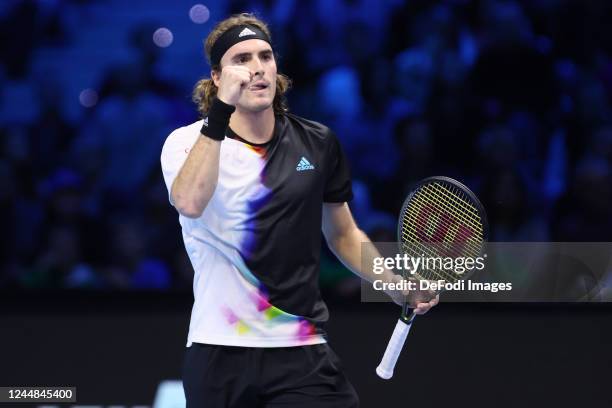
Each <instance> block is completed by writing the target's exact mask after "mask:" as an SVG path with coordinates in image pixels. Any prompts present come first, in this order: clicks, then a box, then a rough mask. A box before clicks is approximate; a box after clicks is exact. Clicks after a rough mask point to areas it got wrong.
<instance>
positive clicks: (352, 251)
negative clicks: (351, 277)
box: [323, 203, 438, 314]
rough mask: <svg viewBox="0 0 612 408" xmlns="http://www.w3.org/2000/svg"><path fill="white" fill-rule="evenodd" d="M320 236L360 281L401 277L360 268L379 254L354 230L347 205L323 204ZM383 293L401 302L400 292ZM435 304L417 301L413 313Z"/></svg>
mask: <svg viewBox="0 0 612 408" xmlns="http://www.w3.org/2000/svg"><path fill="white" fill-rule="evenodd" d="M323 235H325V239H326V241H327V245H328V246H329V248H330V249H331V250H332V252H333V253H334V254H335V255H336V256H337V257H338V259H340V261H341V262H342V263H343V264H344V265H345V266H346V267H347V268H349V269H350V270H351V271H352V272H353V273H355V274H357V275H358V276H359V277H361V278H362V279H365V280H367V281H368V282H373V281H374V280H376V279H381V280H383V281H385V282H397V281H399V280H401V277H400V276H398V275H395V274H394V273H393V272H392V271H391V270H385V271H384V272H383V273H382V274H380V275H378V274H375V273H374V272H373V271H372V268H364V267H363V266H364V265H373V264H374V258H376V257H380V256H381V255H380V253H379V252H378V250H377V249H376V247H375V246H374V244H372V242H371V241H370V239H369V238H368V236H367V235H366V234H365V233H364V232H363V231H361V230H360V229H359V227H357V224H356V223H355V220H354V219H353V216H352V214H351V210H350V209H349V206H348V204H347V203H324V204H323ZM362 260H363V264H362ZM387 294H388V295H389V296H391V298H393V300H394V301H395V302H396V303H398V304H401V303H402V301H403V295H404V294H402V293H401V292H393V293H387ZM437 303H438V297H437V296H436V297H435V298H433V299H431V300H430V301H429V302H419V303H417V304H416V305H414V306H415V312H416V313H417V314H423V313H426V312H427V311H428V310H429V309H430V308H431V307H432V306H435V305H436V304H437Z"/></svg>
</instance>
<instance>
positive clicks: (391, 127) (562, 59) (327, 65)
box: [0, 0, 612, 296]
mask: <svg viewBox="0 0 612 408" xmlns="http://www.w3.org/2000/svg"><path fill="white" fill-rule="evenodd" d="M244 11H248V12H256V13H258V15H259V16H260V17H262V18H263V19H264V20H266V21H267V22H269V24H270V26H271V29H272V35H273V42H274V49H275V51H276V53H277V57H278V60H279V67H280V70H281V71H282V72H284V73H285V74H287V75H288V76H289V77H291V78H292V79H293V81H294V86H293V89H292V91H291V92H290V93H289V103H290V107H291V110H292V111H293V112H294V113H296V114H298V115H300V116H304V117H307V118H310V119H314V120H318V121H321V122H323V123H325V124H327V125H328V126H330V127H331V128H332V129H333V130H335V132H336V133H337V134H338V136H339V138H340V140H341V142H342V144H343V146H344V149H345V151H346V152H347V154H348V157H349V159H350V164H351V168H352V173H353V177H354V191H355V200H354V201H353V202H352V203H351V206H352V209H353V212H354V215H355V217H356V218H357V220H358V222H359V224H360V226H361V227H362V228H363V229H364V230H365V231H366V232H367V233H368V234H369V235H370V237H371V238H372V240H378V241H392V240H394V237H395V233H394V229H395V217H396V216H397V213H398V211H399V208H400V206H401V202H402V200H403V198H404V196H405V194H406V192H407V191H408V190H409V188H410V185H411V183H413V182H415V181H417V180H419V179H421V178H423V177H425V176H430V175H447V176H451V177H454V178H457V179H459V180H462V181H463V182H465V183H466V184H467V185H468V186H470V187H471V188H472V189H473V190H474V191H475V192H476V194H477V195H478V196H479V197H480V198H481V200H482V201H483V204H484V205H485V208H486V209H487V212H488V214H489V218H490V222H491V232H492V240H495V241H549V240H550V241H610V240H611V239H610V238H612V233H611V232H610V231H612V176H611V166H612V121H611V119H612V115H611V102H612V58H611V57H612V25H611V24H610V21H612V3H611V2H609V1H604V0H601V1H588V2H583V1H578V0H576V1H572V0H533V1H515V0H500V1H462V0H455V1H451V0H449V1H443V2H433V1H425V0H422V1H417V0H415V1H407V2H402V1H398V0H318V1H311V2H301V1H297V0H286V1H266V0H262V1H240V0H238V1H219V0H217V1H207V2H204V3H202V4H197V1H196V0H194V1H182V0H181V1H172V2H170V1H164V0H146V1H144V0H135V1H120V0H108V1H102V0H98V1H85V0H66V1H61V0H39V1H28V0H23V1H16V0H15V1H2V2H0V20H1V23H0V27H1V36H0V38H1V39H0V47H1V52H0V56H1V61H0V63H1V65H0V82H1V83H2V91H1V95H0V120H1V122H0V123H1V126H0V132H1V139H0V140H1V143H0V151H1V156H0V157H1V158H0V183H1V185H0V208H1V209H0V217H1V221H0V223H1V225H2V226H3V229H4V231H5V232H4V233H3V234H1V237H2V238H1V239H2V245H1V250H0V251H1V253H0V271H1V272H0V288H4V289H10V288H22V289H94V290H98V289H99V290H126V289H128V290H137V289H154V290H164V291H175V290H176V291H183V290H184V291H188V290H189V289H190V288H191V284H192V275H193V272H192V269H191V265H190V264H189V261H188V259H187V256H186V254H185V251H184V247H183V244H182V239H181V236H180V227H179V225H178V222H177V213H176V211H175V210H174V209H173V208H172V207H171V206H170V204H169V203H168V198H167V197H168V196H167V192H166V190H165V186H164V184H163V181H162V175H161V170H160V165H159V155H160V151H161V146H162V143H163V141H164V140H165V138H166V137H167V135H168V134H169V133H170V132H171V131H172V130H173V129H175V128H177V127H179V126H184V125H186V124H189V123H192V122H194V121H196V120H198V117H197V112H196V108H195V105H194V104H193V103H192V102H191V98H190V95H191V89H192V87H193V85H194V84H195V82H196V81H197V80H198V79H199V78H201V77H203V76H208V73H209V67H208V65H207V62H206V60H205V58H204V53H203V44H202V42H203V40H204V38H205V37H206V35H207V34H208V32H209V31H210V29H211V28H212V26H213V25H214V24H215V23H216V22H218V21H220V20H222V19H224V18H225V17H227V16H228V15H229V14H231V13H237V12H244ZM321 280H322V283H323V286H324V288H325V289H326V290H328V291H331V292H334V293H336V294H340V295H346V296H350V295H351V294H355V293H356V291H358V284H357V282H356V280H355V279H354V278H351V275H350V273H348V272H347V271H346V270H344V269H343V268H342V267H341V266H340V265H339V264H338V263H337V262H336V261H335V260H334V259H333V257H332V256H331V255H330V254H329V253H328V252H325V256H324V258H323V261H322V277H321Z"/></svg>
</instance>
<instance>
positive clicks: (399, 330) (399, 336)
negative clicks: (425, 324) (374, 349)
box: [376, 319, 413, 380]
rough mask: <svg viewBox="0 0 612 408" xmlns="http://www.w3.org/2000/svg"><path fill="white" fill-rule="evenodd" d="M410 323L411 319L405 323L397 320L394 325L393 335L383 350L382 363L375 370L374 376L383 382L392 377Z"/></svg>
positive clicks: (410, 325)
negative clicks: (376, 375)
mask: <svg viewBox="0 0 612 408" xmlns="http://www.w3.org/2000/svg"><path fill="white" fill-rule="evenodd" d="M412 321H413V319H410V321H408V322H407V323H406V322H404V321H403V320H402V319H399V320H398V321H397V324H396V325H395V329H394V330H393V335H392V336H391V339H390V340H389V344H387V349H386V350H385V354H384V355H383V358H382V361H381V362H380V364H379V365H378V367H377V368H376V374H378V376H379V377H380V378H382V379H383V380H388V379H389V378H391V377H393V369H394V368H395V363H397V358H398V357H399V355H400V353H401V352H402V347H404V342H405V341H406V337H408V333H409V332H410V328H411V327H412Z"/></svg>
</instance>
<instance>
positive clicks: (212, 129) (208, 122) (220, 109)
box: [200, 98, 236, 141]
mask: <svg viewBox="0 0 612 408" xmlns="http://www.w3.org/2000/svg"><path fill="white" fill-rule="evenodd" d="M235 110H236V107H235V106H232V105H228V104H227V103H225V102H223V101H221V100H219V98H215V99H213V103H212V105H211V106H210V110H209V111H208V115H206V117H205V118H204V124H203V125H202V129H201V130H200V133H202V134H203V135H204V136H206V137H210V138H211V139H214V140H218V141H221V140H223V139H225V131H226V130H227V125H229V120H230V117H231V116H232V113H234V111H235Z"/></svg>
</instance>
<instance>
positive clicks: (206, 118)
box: [204, 116, 208, 127]
mask: <svg viewBox="0 0 612 408" xmlns="http://www.w3.org/2000/svg"><path fill="white" fill-rule="evenodd" d="M204 126H206V127H208V116H207V117H205V118H204Z"/></svg>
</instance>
